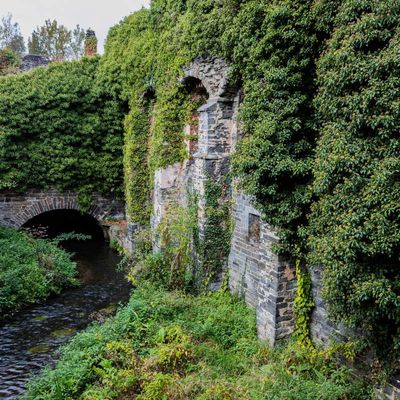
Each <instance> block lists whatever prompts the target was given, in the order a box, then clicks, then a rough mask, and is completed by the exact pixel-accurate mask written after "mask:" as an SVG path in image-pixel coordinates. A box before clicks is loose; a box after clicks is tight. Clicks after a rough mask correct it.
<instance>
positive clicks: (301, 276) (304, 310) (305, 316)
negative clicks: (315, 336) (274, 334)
mask: <svg viewBox="0 0 400 400" xmlns="http://www.w3.org/2000/svg"><path fill="white" fill-rule="evenodd" d="M296 279H297V291H296V297H295V299H294V305H293V308H294V313H295V316H296V321H295V327H294V334H295V338H296V340H297V341H298V342H299V343H300V344H302V345H303V346H306V347H310V346H312V342H311V336H310V321H311V313H312V310H313V308H314V306H315V304H314V300H313V296H312V282H311V276H310V273H309V272H308V271H307V270H306V269H305V267H304V266H302V265H301V261H300V259H297V260H296Z"/></svg>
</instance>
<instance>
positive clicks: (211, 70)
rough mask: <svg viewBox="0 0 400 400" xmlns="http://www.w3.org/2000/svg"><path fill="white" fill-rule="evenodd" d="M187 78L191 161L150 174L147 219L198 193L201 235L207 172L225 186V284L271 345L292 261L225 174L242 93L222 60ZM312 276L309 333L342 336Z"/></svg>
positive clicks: (286, 310) (200, 63)
mask: <svg viewBox="0 0 400 400" xmlns="http://www.w3.org/2000/svg"><path fill="white" fill-rule="evenodd" d="M192 78H194V79H197V80H198V81H199V82H201V84H202V85H203V86H204V88H205V89H206V91H207V93H208V100H207V101H206V103H205V104H204V105H203V106H201V107H200V108H199V109H198V127H197V129H196V133H197V135H198V144H197V145H196V146H192V145H191V144H190V143H188V152H189V154H190V157H189V159H188V160H185V161H183V162H180V163H176V164H174V165H172V166H169V167H167V168H162V169H159V170H157V171H156V172H155V179H154V190H153V216H152V221H151V225H152V228H153V230H155V229H156V228H157V226H158V224H159V223H160V221H161V219H162V218H163V215H165V213H166V212H167V210H168V209H169V208H170V207H173V206H174V205H176V204H179V205H181V206H187V205H188V193H189V192H192V193H193V192H194V193H196V194H197V196H198V199H199V200H198V210H199V211H198V220H199V232H200V235H201V234H202V232H203V228H204V224H205V217H204V206H205V199H204V197H205V196H204V195H205V190H204V189H205V182H206V180H207V179H208V178H211V179H213V180H217V181H219V182H222V183H226V184H227V186H228V190H227V192H226V198H224V199H223V200H224V201H229V202H231V204H232V210H231V212H232V217H233V220H234V230H233V234H232V239H231V250H230V254H229V259H228V262H227V269H228V272H229V287H230V290H231V292H233V293H236V294H238V295H240V296H243V298H244V299H245V301H246V303H247V304H248V305H249V306H250V307H252V308H254V309H255V310H256V318H257V330H258V336H259V338H260V339H262V340H266V341H268V342H269V343H270V344H271V345H274V344H275V343H276V341H277V340H280V339H283V338H286V337H288V336H290V335H291V334H292V333H293V329H294V314H293V301H294V298H295V292H296V276H295V266H294V265H293V263H290V262H288V261H287V260H283V259H281V258H280V257H278V256H277V255H276V254H275V253H274V250H273V246H274V244H275V243H277V242H278V241H279V238H278V237H277V235H276V232H275V230H274V229H273V227H271V226H270V225H269V224H268V223H267V221H264V220H263V219H262V216H261V213H260V212H259V211H258V210H257V208H256V206H255V205H254V202H253V201H252V199H251V198H250V197H249V196H247V195H245V194H244V193H242V192H241V191H240V190H239V189H237V187H236V185H235V182H234V181H233V182H232V180H231V178H230V176H229V159H230V156H231V155H232V152H233V151H234V148H235V145H236V143H237V141H238V140H240V129H239V124H238V122H237V114H238V109H239V104H240V97H241V96H240V91H238V90H234V89H233V88H231V87H230V86H229V82H228V66H227V64H225V63H224V62H223V61H222V60H221V59H217V58H213V59H197V60H195V61H194V62H192V63H191V64H190V65H189V67H188V68H187V69H186V70H185V76H184V78H183V79H182V82H183V83H185V81H186V80H188V79H192ZM185 132H186V133H189V134H193V126H190V125H188V126H186V128H185ZM132 229H133V230H134V229H135V227H133V228H132ZM312 281H313V297H314V301H315V305H316V306H315V308H314V311H313V316H312V322H311V333H312V337H313V339H314V341H316V342H319V343H322V344H325V345H326V344H328V343H329V341H330V340H332V338H340V337H341V338H343V335H344V332H345V330H344V327H341V326H336V325H335V324H333V323H331V322H330V321H329V318H328V314H327V311H326V308H325V305H324V302H323V300H322V296H321V286H322V283H321V270H318V269H317V270H314V271H313V272H312ZM397 386H398V387H400V382H398V383H397V384H396V385H388V386H387V387H385V388H381V389H376V394H377V398H379V399H382V400H383V399H384V400H389V399H390V400H393V399H397V398H400V389H399V388H398V387H397Z"/></svg>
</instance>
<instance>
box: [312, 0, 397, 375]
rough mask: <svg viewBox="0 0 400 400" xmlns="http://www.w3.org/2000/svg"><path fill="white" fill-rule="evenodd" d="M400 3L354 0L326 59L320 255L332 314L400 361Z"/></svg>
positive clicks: (315, 225)
mask: <svg viewBox="0 0 400 400" xmlns="http://www.w3.org/2000/svg"><path fill="white" fill-rule="evenodd" d="M399 21H400V4H399V3H398V2H394V3H390V4H389V3H386V2H380V1H355V0H347V1H344V2H343V4H342V7H341V8H340V10H339V13H338V16H337V18H336V20H335V30H334V32H333V34H332V37H331V38H330V40H329V41H328V42H327V49H326V52H325V53H324V54H323V55H322V57H321V59H320V60H319V63H318V82H319V85H320V91H319V94H318V96H317V98H316V100H315V103H316V107H317V110H318V116H319V120H320V129H321V137H320V139H319V141H318V147H317V154H316V160H315V166H314V176H315V180H314V185H313V188H314V191H315V194H316V196H317V202H316V203H315V204H314V205H313V209H312V215H311V218H310V232H311V234H310V241H309V243H310V247H311V256H310V260H311V262H312V263H314V264H320V265H322V266H323V267H324V268H325V296H326V298H327V300H328V304H329V310H330V312H331V315H332V316H333V317H334V318H335V319H336V320H339V321H345V322H346V323H347V324H349V325H351V326H356V327H359V328H362V329H363V330H364V331H365V332H366V333H368V339H369V342H370V343H372V344H373V345H374V347H375V349H376V350H377V351H378V354H379V356H380V358H381V359H382V358H384V359H385V358H386V359H389V361H392V362H394V363H395V364H396V365H397V368H398V360H399V359H400V352H399V351H400V275H399V259H400V201H399V200H400V181H399V172H400V157H399V154H400V141H399V126H400V114H399V107H398V104H399V97H400V86H399V84H398V83H399V77H400V66H399V63H398V55H399V51H400V33H399V32H400V31H399V27H400V25H399Z"/></svg>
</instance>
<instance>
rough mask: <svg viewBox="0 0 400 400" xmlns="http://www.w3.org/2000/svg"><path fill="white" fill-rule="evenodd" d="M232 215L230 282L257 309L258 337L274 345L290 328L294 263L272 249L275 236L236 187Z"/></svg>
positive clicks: (292, 322) (232, 287) (276, 239)
mask: <svg viewBox="0 0 400 400" xmlns="http://www.w3.org/2000/svg"><path fill="white" fill-rule="evenodd" d="M233 216H234V224H235V228H234V232H233V235H232V242H231V252H230V256H229V273H230V275H229V286H230V289H231V291H232V292H234V293H237V294H239V295H241V296H243V297H244V299H245V301H246V302H247V304H249V305H250V306H252V307H253V308H255V309H256V314H257V330H258V336H259V338H260V339H263V340H267V341H268V342H269V343H270V344H271V345H274V344H275V342H276V340H278V339H282V338H284V337H286V336H288V335H290V334H291V333H292V332H293V325H294V316H293V300H294V296H295V290H296V279H295V271H294V267H293V266H291V265H290V264H289V263H286V262H284V261H282V260H280V259H279V257H278V256H277V255H276V254H275V253H274V251H273V245H274V243H277V242H278V237H277V236H276V234H275V233H274V231H273V229H272V228H271V227H270V226H269V225H268V224H267V223H266V222H265V221H263V220H262V218H261V215H260V213H259V211H258V210H257V209H256V208H254V206H253V205H252V203H251V200H250V198H249V197H248V196H246V195H244V194H242V193H240V192H239V191H235V192H234V207H233Z"/></svg>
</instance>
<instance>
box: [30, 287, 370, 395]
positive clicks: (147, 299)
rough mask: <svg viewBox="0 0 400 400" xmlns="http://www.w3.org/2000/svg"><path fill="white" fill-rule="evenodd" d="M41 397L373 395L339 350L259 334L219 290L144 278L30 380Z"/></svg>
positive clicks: (238, 304) (247, 314)
mask: <svg viewBox="0 0 400 400" xmlns="http://www.w3.org/2000/svg"><path fill="white" fill-rule="evenodd" d="M25 398H26V399H42V400H47V399H48V400H50V399H51V400H63V399H81V400H93V399H97V400H111V399H122V398H135V399H138V400H139V399H140V400H161V399H169V400H187V399H197V400H215V399H221V400H222V399H224V400H251V399H252V400H261V399H266V398H268V399H293V400H295V399H301V400H314V399H324V400H339V399H348V400H364V399H365V400H367V399H369V398H371V394H370V389H369V387H368V386H367V385H365V383H363V382H360V381H357V380H353V378H352V377H351V375H350V373H349V371H348V370H347V369H346V368H344V367H341V368H338V367H337V365H336V363H335V362H334V358H333V357H332V354H329V352H322V351H310V350H307V349H304V348H303V349H302V348H298V347H296V346H295V345H293V344H290V345H288V346H285V347H282V348H279V349H277V350H274V351H272V350H270V349H269V348H268V347H266V345H265V344H262V343H260V342H258V341H257V337H256V329H255V316H254V314H253V312H251V311H250V310H249V309H248V308H247V307H246V305H245V304H244V302H242V301H239V300H237V299H235V298H233V297H231V296H230V295H228V294H227V293H223V292H219V293H214V294H211V295H210V294H209V295H202V296H198V297H193V296H189V295H184V294H182V293H179V292H166V291H164V290H162V289H160V288H159V287H154V286H152V285H148V284H142V286H141V288H140V289H137V290H136V291H135V292H134V293H133V295H132V297H131V300H130V303H129V304H128V306H127V307H125V308H123V309H121V310H120V311H119V312H118V314H117V315H116V317H115V318H113V319H112V320H109V321H107V322H106V323H105V324H104V325H94V326H91V327H90V328H89V329H88V330H86V331H85V332H82V333H80V334H78V335H77V336H76V337H75V338H74V339H72V341H71V342H70V344H68V345H67V346H66V347H65V348H64V349H63V351H62V357H61V360H60V361H59V362H58V364H57V366H56V367H55V368H54V369H47V370H46V371H45V372H44V374H43V376H41V377H39V378H37V379H36V380H34V381H33V382H31V384H30V386H29V389H28V392H27V394H26V396H25Z"/></svg>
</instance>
